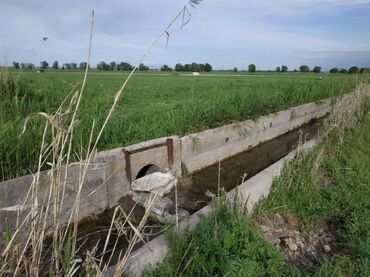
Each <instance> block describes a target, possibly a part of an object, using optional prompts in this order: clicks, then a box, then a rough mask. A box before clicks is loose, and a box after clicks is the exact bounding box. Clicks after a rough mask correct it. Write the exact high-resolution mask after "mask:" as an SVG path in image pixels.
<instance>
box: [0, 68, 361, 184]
mask: <svg viewBox="0 0 370 277" xmlns="http://www.w3.org/2000/svg"><path fill="white" fill-rule="evenodd" d="M11 75H14V76H15V73H14V72H13V73H11ZM319 76H322V79H320V78H319ZM126 77H127V74H122V73H121V74H119V73H98V72H92V73H91V74H89V76H88V80H87V87H86V90H85V94H84V97H83V100H82V104H81V109H80V112H79V114H78V119H79V121H80V122H79V126H78V128H77V130H76V135H75V137H74V139H75V143H74V147H75V153H80V152H81V150H80V149H81V147H86V145H87V141H88V137H89V134H90V130H91V126H92V122H93V121H95V123H96V127H95V130H99V127H100V126H101V125H102V122H103V121H104V119H105V117H106V115H107V113H108V110H109V109H110V106H111V105H112V102H113V99H114V95H115V93H116V91H117V90H118V88H119V87H120V86H121V84H122V83H123V81H124V79H125V78H126ZM82 78H83V73H82V72H68V73H67V72H46V73H44V74H38V73H36V72H23V74H22V76H21V78H20V79H19V81H18V82H13V81H12V80H8V81H5V80H4V79H1V80H0V155H1V157H0V181H1V180H6V179H9V178H13V177H17V176H21V175H24V174H28V173H29V172H32V171H34V170H35V169H36V168H37V166H36V165H37V159H38V155H39V151H40V149H39V148H40V143H41V137H42V133H43V128H44V119H42V118H41V117H40V116H37V112H41V111H42V112H47V113H49V114H52V113H53V112H54V111H55V110H56V109H57V108H58V106H59V105H60V103H61V102H62V101H63V100H64V99H65V97H66V96H67V95H68V93H69V92H71V89H72V87H73V86H74V85H76V84H77V83H78V82H79V81H81V80H82ZM356 83H357V78H356V77H353V76H351V75H341V74H336V75H327V74H256V75H248V74H238V75H233V74H231V73H220V74H210V75H206V76H200V77H191V76H181V75H175V74H156V73H152V74H150V73H147V74H137V75H134V77H133V78H132V80H131V81H130V82H129V85H128V87H127V93H126V94H125V96H124V97H123V98H122V99H121V100H120V103H119V105H118V107H117V108H116V110H115V113H114V115H113V117H112V119H111V121H110V122H109V124H108V126H107V129H106V130H105V132H104V135H103V137H102V138H101V140H100V143H99V145H98V150H105V149H110V148H114V147H119V146H124V145H129V144H133V143H137V142H140V141H143V140H148V139H152V138H158V137H162V136H167V135H183V134H187V133H192V132H197V131H201V130H204V129H206V128H213V127H218V126H221V125H223V124H226V123H231V122H235V121H239V120H245V119H253V118H256V117H258V116H260V115H264V114H268V113H271V112H276V111H279V110H283V109H286V108H288V107H291V106H296V105H299V104H303V103H306V102H310V101H315V100H319V99H324V98H327V97H331V96H335V95H339V94H342V93H345V92H348V91H350V90H352V89H353V88H354V87H355V85H356ZM29 116H31V119H30V120H29V122H28V124H27V128H26V131H25V133H24V134H23V135H20V134H21V133H22V129H23V126H24V123H25V119H26V118H27V117H29ZM76 155H77V154H76Z"/></svg>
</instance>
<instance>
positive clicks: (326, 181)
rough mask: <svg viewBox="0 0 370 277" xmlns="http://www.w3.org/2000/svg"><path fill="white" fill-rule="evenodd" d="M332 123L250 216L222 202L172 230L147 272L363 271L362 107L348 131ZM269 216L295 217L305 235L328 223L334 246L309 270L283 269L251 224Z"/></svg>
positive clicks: (367, 256) (369, 184)
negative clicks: (183, 228) (164, 251)
mask: <svg viewBox="0 0 370 277" xmlns="http://www.w3.org/2000/svg"><path fill="white" fill-rule="evenodd" d="M349 114H351V113H348V114H347V116H346V117H347V118H344V119H345V120H348V121H351V118H350V117H348V115H349ZM355 116H356V113H355V112H353V113H352V114H351V117H355ZM340 125H341V124H336V123H335V124H333V125H330V126H328V127H327V128H326V130H325V131H326V133H325V136H324V139H323V141H322V143H321V144H320V145H318V146H317V147H316V148H315V149H314V150H313V151H312V152H310V153H309V154H307V155H306V156H304V157H301V158H298V159H296V160H295V161H294V162H293V163H291V164H290V165H288V166H287V167H286V168H285V169H284V171H283V173H282V175H281V176H280V177H279V178H278V179H276V180H275V181H274V183H273V186H272V189H271V192H270V194H269V196H268V197H267V198H266V199H265V200H264V201H262V202H261V203H260V204H259V205H258V207H257V209H256V210H255V212H254V214H253V216H252V217H251V218H250V217H248V216H246V215H245V214H244V213H243V212H242V211H240V210H238V208H237V207H236V208H235V207H232V208H230V206H227V205H222V206H221V208H220V209H219V210H217V211H216V212H215V214H214V215H213V216H212V217H210V218H204V219H203V220H202V221H201V223H200V224H199V225H198V227H197V228H196V230H195V231H194V232H192V233H188V234H187V235H186V236H184V237H178V236H176V235H173V234H172V235H171V236H170V237H169V238H170V245H171V251H170V254H169V256H168V258H167V260H166V262H165V263H164V264H163V265H162V266H160V267H159V268H158V269H157V270H156V271H154V272H151V273H150V274H148V275H151V276H370V202H369V199H370V170H369V168H370V110H369V105H367V109H365V113H364V115H363V116H362V117H361V119H360V121H359V122H358V123H357V125H356V126H355V127H354V128H353V129H338V126H340ZM342 131H343V132H342ZM276 215H281V216H282V217H283V218H284V219H285V220H286V222H287V221H289V220H291V219H296V220H297V223H298V226H297V228H298V230H299V232H302V233H303V234H305V235H306V236H307V237H310V236H313V234H314V233H315V230H317V229H318V228H320V226H323V225H326V224H328V222H330V224H331V225H332V226H334V229H333V230H332V232H333V235H334V236H335V248H334V249H332V250H331V251H330V254H329V255H326V256H324V257H321V258H320V259H318V260H317V261H315V262H316V263H317V264H316V266H315V267H314V268H312V269H311V270H309V271H300V270H298V269H297V268H294V267H292V266H288V265H287V264H286V263H285V262H284V257H283V255H282V254H281V253H280V252H279V251H278V250H277V249H276V248H275V247H274V246H273V245H272V244H271V243H270V242H267V241H266V240H264V239H263V236H262V230H261V229H260V228H259V226H260V219H261V218H266V217H267V218H273V217H274V216H276Z"/></svg>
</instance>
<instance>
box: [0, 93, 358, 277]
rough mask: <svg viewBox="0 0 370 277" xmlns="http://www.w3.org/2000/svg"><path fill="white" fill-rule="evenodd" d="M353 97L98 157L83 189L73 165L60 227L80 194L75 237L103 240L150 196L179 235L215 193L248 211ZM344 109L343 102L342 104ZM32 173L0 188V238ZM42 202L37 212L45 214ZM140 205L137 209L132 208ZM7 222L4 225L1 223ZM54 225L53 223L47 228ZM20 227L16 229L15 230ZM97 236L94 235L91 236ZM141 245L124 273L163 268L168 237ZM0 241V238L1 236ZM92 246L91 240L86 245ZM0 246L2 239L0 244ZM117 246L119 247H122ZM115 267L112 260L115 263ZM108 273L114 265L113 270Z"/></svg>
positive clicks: (206, 209) (19, 214)
mask: <svg viewBox="0 0 370 277" xmlns="http://www.w3.org/2000/svg"><path fill="white" fill-rule="evenodd" d="M351 99H352V94H347V95H345V96H343V97H342V98H336V99H326V100H322V101H318V102H313V103H308V104H305V105H301V106H297V107H293V108H291V109H288V110H285V111H281V112H277V113H274V114H270V115H267V116H263V117H260V118H258V119H257V120H255V121H252V120H247V121H243V122H238V123H234V124H230V125H226V126H223V127H220V128H216V129H211V130H206V131H204V132H200V133H196V134H191V135H187V136H184V137H178V136H171V137H165V138H159V139H155V140H150V141H146V142H142V143H139V144H135V145H131V146H127V147H121V148H117V149H113V150H109V151H104V152H99V153H97V154H96V156H95V158H94V159H93V161H92V162H91V163H90V165H89V167H88V169H87V175H86V178H85V182H84V184H83V187H82V190H81V191H80V192H79V191H78V187H77V186H78V182H79V178H80V176H79V172H80V170H81V163H75V164H70V165H68V166H66V167H65V169H64V170H68V174H67V179H66V180H65V179H64V174H61V177H60V184H62V183H64V182H65V183H66V184H67V186H66V191H65V197H64V201H63V206H62V213H61V214H62V215H63V218H62V222H63V223H64V224H67V222H68V220H69V218H70V216H71V211H72V208H73V204H74V202H75V199H76V196H77V194H78V193H79V195H80V196H81V202H80V208H79V213H78V217H77V219H76V221H78V222H80V227H79V230H80V233H81V234H82V233H83V235H84V236H89V233H93V234H94V235H95V237H94V235H92V236H91V238H92V239H100V237H99V236H102V235H104V232H100V233H99V232H96V230H100V229H102V228H103V227H104V226H108V227H109V224H110V219H111V216H112V214H113V211H114V209H115V207H117V206H121V208H122V209H123V210H124V211H125V212H127V213H128V212H130V210H131V209H132V208H133V207H134V206H135V207H136V208H135V212H136V213H138V214H140V212H144V211H145V208H147V206H148V203H149V201H150V198H151V195H153V194H155V195H157V196H158V201H157V202H156V203H155V204H154V207H153V209H152V214H153V216H154V217H155V218H156V219H157V220H158V221H160V222H169V221H173V220H174V218H176V212H177V216H178V217H180V219H183V220H182V222H181V223H180V226H179V230H180V232H182V231H183V230H185V229H186V228H187V227H189V226H190V228H193V227H195V225H196V224H197V222H198V221H199V215H200V214H203V215H206V214H209V213H210V212H211V210H212V209H211V207H210V206H209V205H208V204H209V202H210V201H211V200H212V199H213V198H214V196H215V195H217V194H218V193H219V191H220V189H222V190H224V191H225V192H227V193H228V194H227V197H233V196H234V195H235V191H236V190H235V187H236V186H239V185H240V186H239V187H238V191H239V193H240V194H241V196H242V197H244V199H245V201H248V203H247V207H248V209H249V210H251V209H252V208H253V205H254V204H255V203H256V202H257V201H258V200H259V199H261V197H264V196H266V195H267V193H268V192H269V188H270V185H271V183H272V179H273V178H274V176H278V175H279V173H280V171H281V169H282V168H283V166H284V164H285V163H286V162H287V161H289V160H291V159H293V158H294V156H295V154H296V152H297V151H299V150H297V147H298V145H300V147H298V148H299V149H308V148H310V147H312V146H313V145H314V144H315V137H316V135H317V132H318V129H319V126H320V125H321V124H322V121H323V119H324V118H325V117H326V116H327V115H329V114H330V112H331V110H332V108H333V106H334V105H336V103H338V102H339V101H345V102H346V103H347V102H348V104H349V105H350V103H351ZM342 103H343V102H342ZM50 176H51V172H50V171H45V172H42V173H41V174H40V177H39V181H38V195H39V199H45V198H46V197H47V195H48V194H49V192H50V188H49V186H50V178H51V177H50ZM33 180H34V176H33V175H28V176H23V177H20V178H17V179H13V180H8V181H5V182H2V183H0V233H4V232H6V231H7V229H9V228H10V229H11V230H15V229H17V228H18V229H19V228H22V230H23V232H20V234H19V235H20V236H22V233H27V230H28V228H30V227H29V226H26V225H27V224H25V226H22V225H21V222H22V221H23V220H25V218H26V217H27V216H28V215H29V206H30V205H31V201H32V199H31V197H29V195H30V193H31V192H30V187H31V184H32V182H33ZM41 203H42V201H40V209H42V208H43V207H42V205H41ZM175 203H177V206H176V204H175ZM137 204H138V205H137ZM5 222H6V224H5ZM48 224H49V225H50V226H51V225H52V222H51V221H50V222H48ZM20 226H21V227H20ZM97 233H99V235H98V236H97V237H96V234H97ZM152 237H155V238H154V239H153V240H151V241H150V242H149V243H147V244H146V245H144V246H143V247H141V248H139V247H137V249H136V251H135V252H133V253H132V254H131V256H130V257H129V262H128V266H127V268H126V272H127V273H128V274H129V275H136V274H139V273H140V272H142V270H143V269H144V268H145V267H146V266H148V265H154V264H156V263H158V262H161V261H162V260H163V259H164V257H165V254H166V252H167V251H168V246H167V242H166V239H165V236H164V235H163V234H162V235H159V236H155V235H153V236H152ZM0 239H2V238H0ZM89 240H90V241H91V239H89ZM0 243H1V241H0ZM125 245H126V244H125V242H124V241H122V242H121V243H120V245H119V248H120V249H121V250H122V249H123V248H124V247H125ZM112 264H114V261H113V262H112ZM112 270H113V267H112Z"/></svg>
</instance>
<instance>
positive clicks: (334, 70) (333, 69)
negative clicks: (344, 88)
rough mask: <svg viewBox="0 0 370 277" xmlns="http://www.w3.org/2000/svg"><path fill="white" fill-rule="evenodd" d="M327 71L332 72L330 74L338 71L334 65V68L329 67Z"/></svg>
mask: <svg viewBox="0 0 370 277" xmlns="http://www.w3.org/2000/svg"><path fill="white" fill-rule="evenodd" d="M329 72H330V73H332V74H335V73H338V72H339V69H338V68H336V67H334V68H332V69H330V70H329Z"/></svg>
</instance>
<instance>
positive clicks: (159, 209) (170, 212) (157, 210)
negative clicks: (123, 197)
mask: <svg viewBox="0 0 370 277" xmlns="http://www.w3.org/2000/svg"><path fill="white" fill-rule="evenodd" d="M130 195H131V196H132V199H133V200H134V201H135V202H137V203H139V204H140V205H141V206H143V207H145V208H146V209H147V208H148V206H149V202H150V200H151V199H153V194H151V193H147V192H135V191H131V192H130ZM151 213H152V215H153V216H154V217H155V218H156V219H157V220H158V221H159V222H161V223H164V224H167V223H174V222H175V221H176V217H177V218H178V220H182V219H184V218H186V217H188V216H189V215H190V213H189V212H188V211H186V210H184V209H180V208H178V209H177V215H176V208H175V203H174V202H173V201H172V200H171V199H169V198H168V197H157V199H156V201H155V203H154V205H153V206H152V210H151Z"/></svg>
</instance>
